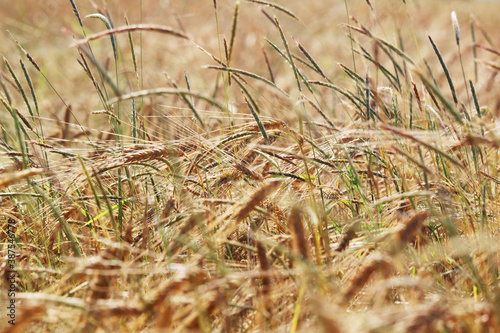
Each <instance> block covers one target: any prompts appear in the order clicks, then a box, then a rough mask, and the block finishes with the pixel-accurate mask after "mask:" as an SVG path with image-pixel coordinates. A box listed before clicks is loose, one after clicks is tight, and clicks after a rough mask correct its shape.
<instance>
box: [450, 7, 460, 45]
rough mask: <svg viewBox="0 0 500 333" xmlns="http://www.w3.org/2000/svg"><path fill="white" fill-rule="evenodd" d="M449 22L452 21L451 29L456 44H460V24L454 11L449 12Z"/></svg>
mask: <svg viewBox="0 0 500 333" xmlns="http://www.w3.org/2000/svg"><path fill="white" fill-rule="evenodd" d="M451 22H452V23H453V29H454V30H455V39H456V41H457V45H458V46H460V26H459V25H458V19H457V13H455V11H452V12H451Z"/></svg>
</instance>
